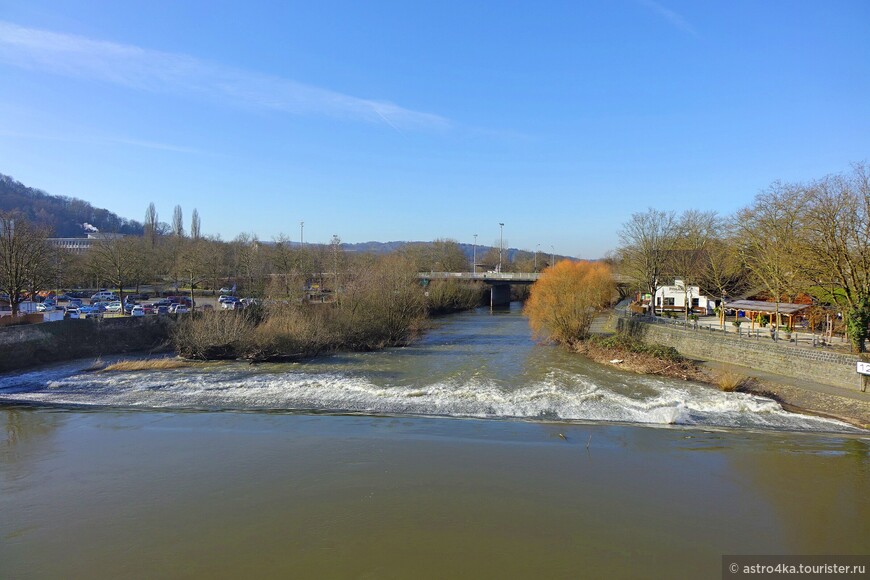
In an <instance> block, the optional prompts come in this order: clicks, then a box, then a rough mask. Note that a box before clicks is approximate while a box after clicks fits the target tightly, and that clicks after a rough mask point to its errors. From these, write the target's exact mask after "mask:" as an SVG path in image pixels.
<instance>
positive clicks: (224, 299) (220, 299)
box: [218, 294, 239, 304]
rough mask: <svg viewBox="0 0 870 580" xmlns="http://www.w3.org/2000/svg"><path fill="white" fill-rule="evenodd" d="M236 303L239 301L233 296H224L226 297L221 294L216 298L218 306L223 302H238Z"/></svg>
mask: <svg viewBox="0 0 870 580" xmlns="http://www.w3.org/2000/svg"><path fill="white" fill-rule="evenodd" d="M238 301H239V299H238V298H236V297H235V296H226V295H223V294H222V295H220V296H219V297H218V303H219V304H223V303H224V302H238Z"/></svg>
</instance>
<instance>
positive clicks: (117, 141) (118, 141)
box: [0, 129, 210, 155]
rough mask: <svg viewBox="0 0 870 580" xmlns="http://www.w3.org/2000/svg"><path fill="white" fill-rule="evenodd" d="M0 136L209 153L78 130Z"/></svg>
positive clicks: (2, 132)
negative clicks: (67, 132) (63, 132)
mask: <svg viewBox="0 0 870 580" xmlns="http://www.w3.org/2000/svg"><path fill="white" fill-rule="evenodd" d="M0 137H10V138H12V139H28V140H36V141H60V142H64V143H82V144H88V145H130V146H133V147H145V148H146V149H156V150H158V151H171V152H173V153H195V154H199V155H210V153H206V152H205V151H201V150H199V149H194V148H193V147H184V146H181V145H171V144H169V143H158V142H156V141H144V140H142V139H129V138H127V137H113V136H88V135H82V134H81V133H80V132H76V135H75V136H74V137H70V136H65V135H57V134H49V133H32V132H22V131H9V130H5V129H0Z"/></svg>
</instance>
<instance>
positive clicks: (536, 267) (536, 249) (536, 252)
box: [535, 244, 541, 272]
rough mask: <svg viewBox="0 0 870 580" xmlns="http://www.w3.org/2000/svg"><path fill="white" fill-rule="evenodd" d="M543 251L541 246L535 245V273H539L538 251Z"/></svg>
mask: <svg viewBox="0 0 870 580" xmlns="http://www.w3.org/2000/svg"><path fill="white" fill-rule="evenodd" d="M540 249H541V244H537V245H535V272H537V271H538V250H540Z"/></svg>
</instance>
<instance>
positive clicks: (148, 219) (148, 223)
mask: <svg viewBox="0 0 870 580" xmlns="http://www.w3.org/2000/svg"><path fill="white" fill-rule="evenodd" d="M159 223H160V222H159V220H158V217H157V208H156V207H154V202H153V201H152V202H151V203H149V204H148V209H147V210H145V239H146V240H148V243H149V244H150V245H151V247H152V248H153V247H154V246H156V245H157V236H158V233H159V230H158V228H159V225H158V224H159Z"/></svg>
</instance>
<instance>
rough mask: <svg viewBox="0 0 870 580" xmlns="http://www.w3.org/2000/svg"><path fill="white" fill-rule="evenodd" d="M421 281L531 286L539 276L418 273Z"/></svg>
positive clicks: (489, 273) (479, 273)
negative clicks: (463, 281)
mask: <svg viewBox="0 0 870 580" xmlns="http://www.w3.org/2000/svg"><path fill="white" fill-rule="evenodd" d="M417 277H418V278H420V279H421V280H470V281H480V282H488V283H490V284H494V283H496V282H509V283H511V284H531V283H533V282H535V281H536V280H537V279H538V278H539V277H540V274H539V273H537V272H476V273H474V272H420V273H419V274H417Z"/></svg>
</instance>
